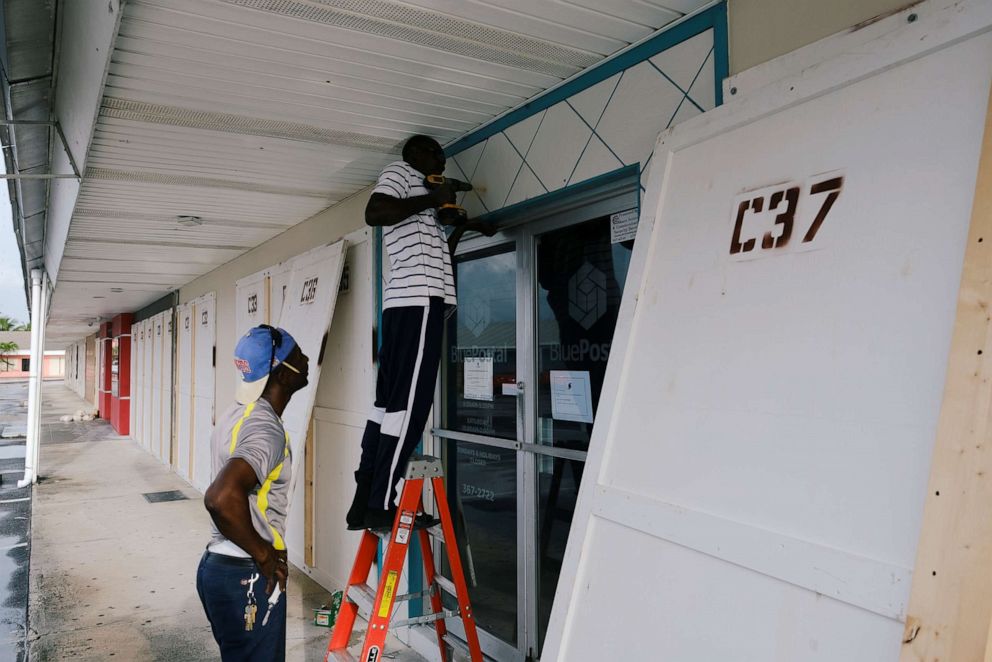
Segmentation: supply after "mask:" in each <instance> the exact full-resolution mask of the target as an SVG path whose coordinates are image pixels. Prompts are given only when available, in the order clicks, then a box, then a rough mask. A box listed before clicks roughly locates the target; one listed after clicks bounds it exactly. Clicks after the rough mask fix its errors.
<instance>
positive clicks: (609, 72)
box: [444, 2, 728, 157]
mask: <svg viewBox="0 0 992 662" xmlns="http://www.w3.org/2000/svg"><path fill="white" fill-rule="evenodd" d="M710 29H712V30H713V31H714V35H713V40H714V42H715V44H716V56H717V57H716V62H715V64H716V79H717V80H716V87H717V96H716V100H717V105H720V103H722V97H723V94H722V92H721V88H722V85H723V78H725V77H726V75H727V70H728V66H727V4H726V2H721V3H720V4H718V5H714V6H712V7H710V8H709V9H707V10H706V11H702V12H700V13H698V14H696V15H694V16H691V17H690V18H688V19H687V20H684V21H682V22H681V23H679V24H678V25H675V26H674V27H672V28H670V29H668V30H664V31H663V32H659V33H658V34H657V35H655V36H654V37H652V38H651V39H648V40H647V41H645V42H643V43H641V44H638V45H637V46H635V47H633V48H631V49H629V50H626V51H624V52H622V53H620V55H618V56H616V57H614V58H612V59H609V60H606V61H605V62H603V63H601V64H598V65H595V66H593V67H591V68H589V69H587V70H586V71H585V72H583V73H582V74H580V75H578V76H576V77H575V78H573V79H571V80H569V81H568V82H567V83H565V84H564V85H561V86H560V87H556V88H555V89H553V90H549V91H548V92H545V93H544V94H542V95H540V96H538V97H537V98H535V99H532V100H530V101H528V102H527V103H525V104H524V105H522V106H520V107H518V108H516V109H514V110H511V111H510V112H508V113H507V114H505V115H503V116H501V117H498V118H496V119H495V120H493V121H492V122H490V123H489V124H486V125H485V126H482V127H480V128H478V129H476V130H475V131H472V132H470V133H468V134H467V135H464V136H462V137H461V138H459V139H458V140H456V141H455V142H453V143H450V144H449V145H447V146H445V148H444V153H445V155H447V156H449V157H450V156H452V155H454V154H458V153H460V152H463V151H465V150H466V149H468V148H469V147H472V146H473V145H477V144H478V143H480V142H482V141H483V140H486V139H488V138H490V137H491V136H494V135H496V134H497V133H499V132H500V131H503V130H504V129H506V128H508V127H511V126H513V125H514V124H517V123H518V122H522V121H523V120H525V119H527V118H528V117H530V116H531V115H534V114H536V113H539V112H541V111H542V110H546V109H548V108H550V107H551V106H553V105H555V104H556V103H558V102H560V101H564V100H565V99H568V98H569V97H571V96H574V95H575V94H578V93H579V92H581V91H582V90H585V89H587V88H590V87H592V86H593V85H595V84H596V83H601V82H602V81H604V80H606V79H607V78H609V77H610V76H613V75H615V74H618V73H620V72H621V71H623V70H625V69H629V68H630V67H632V66H634V65H635V64H638V63H640V62H643V61H644V60H647V59H649V58H652V57H654V56H655V55H657V54H658V53H660V52H662V51H664V50H666V49H669V48H671V47H672V46H675V45H676V44H680V43H682V42H683V41H685V40H686V39H691V38H692V37H695V36H696V35H697V34H699V33H701V32H705V31H706V30H710Z"/></svg>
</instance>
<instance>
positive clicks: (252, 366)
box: [234, 325, 296, 405]
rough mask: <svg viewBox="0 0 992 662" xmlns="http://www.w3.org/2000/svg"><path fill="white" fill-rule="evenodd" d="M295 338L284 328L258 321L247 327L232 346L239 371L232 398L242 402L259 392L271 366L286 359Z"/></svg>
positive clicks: (253, 398)
mask: <svg viewBox="0 0 992 662" xmlns="http://www.w3.org/2000/svg"><path fill="white" fill-rule="evenodd" d="M294 347H296V340H294V339H293V336H291V335H289V333H288V332H287V331H286V330H285V329H276V328H273V327H271V326H267V325H262V326H256V327H254V328H252V329H249V331H248V333H246V334H245V335H243V336H241V340H239V341H238V346H237V347H235V348H234V367H236V368H237V369H238V373H239V374H240V375H241V381H239V382H238V386H237V390H236V392H235V396H234V397H235V398H236V399H237V401H238V402H240V403H241V404H243V405H247V404H249V403H251V402H255V401H256V400H258V399H259V398H260V397H261V396H262V391H264V390H265V385H266V384H267V383H268V382H269V375H270V374H272V370H273V369H274V368H275V367H276V366H277V365H279V364H280V363H282V362H283V361H285V360H286V358H287V357H288V356H289V355H290V354H291V353H292V351H293V348H294Z"/></svg>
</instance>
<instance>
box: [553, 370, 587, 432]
mask: <svg viewBox="0 0 992 662" xmlns="http://www.w3.org/2000/svg"><path fill="white" fill-rule="evenodd" d="M551 417H552V418H554V419H555V420H558V421H576V422H578V423H592V384H591V383H590V381H589V372H588V371H586V370H552V371H551Z"/></svg>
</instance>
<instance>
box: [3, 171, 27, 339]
mask: <svg viewBox="0 0 992 662" xmlns="http://www.w3.org/2000/svg"><path fill="white" fill-rule="evenodd" d="M2 170H3V163H2V162H0V171H2ZM0 315H6V316H8V317H13V318H16V319H18V320H20V321H21V322H27V321H28V308H27V304H26V303H25V301H24V277H23V276H22V275H21V254H20V252H19V251H18V250H17V240H16V239H14V224H13V222H12V221H11V218H10V199H9V198H8V197H7V187H6V186H3V187H2V188H0Z"/></svg>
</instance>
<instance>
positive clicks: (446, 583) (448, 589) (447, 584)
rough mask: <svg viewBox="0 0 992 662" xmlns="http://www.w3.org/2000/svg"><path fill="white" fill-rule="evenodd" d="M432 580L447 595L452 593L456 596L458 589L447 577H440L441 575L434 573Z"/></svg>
mask: <svg viewBox="0 0 992 662" xmlns="http://www.w3.org/2000/svg"><path fill="white" fill-rule="evenodd" d="M434 581H436V582H437V585H438V586H439V587H440V588H441V590H442V591H444V592H445V593H447V594H448V595H453V596H455V597H456V598H457V597H458V590H457V589H456V588H455V583H454V582H453V581H451V580H450V579H448V578H447V577H442V576H441V575H434Z"/></svg>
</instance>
